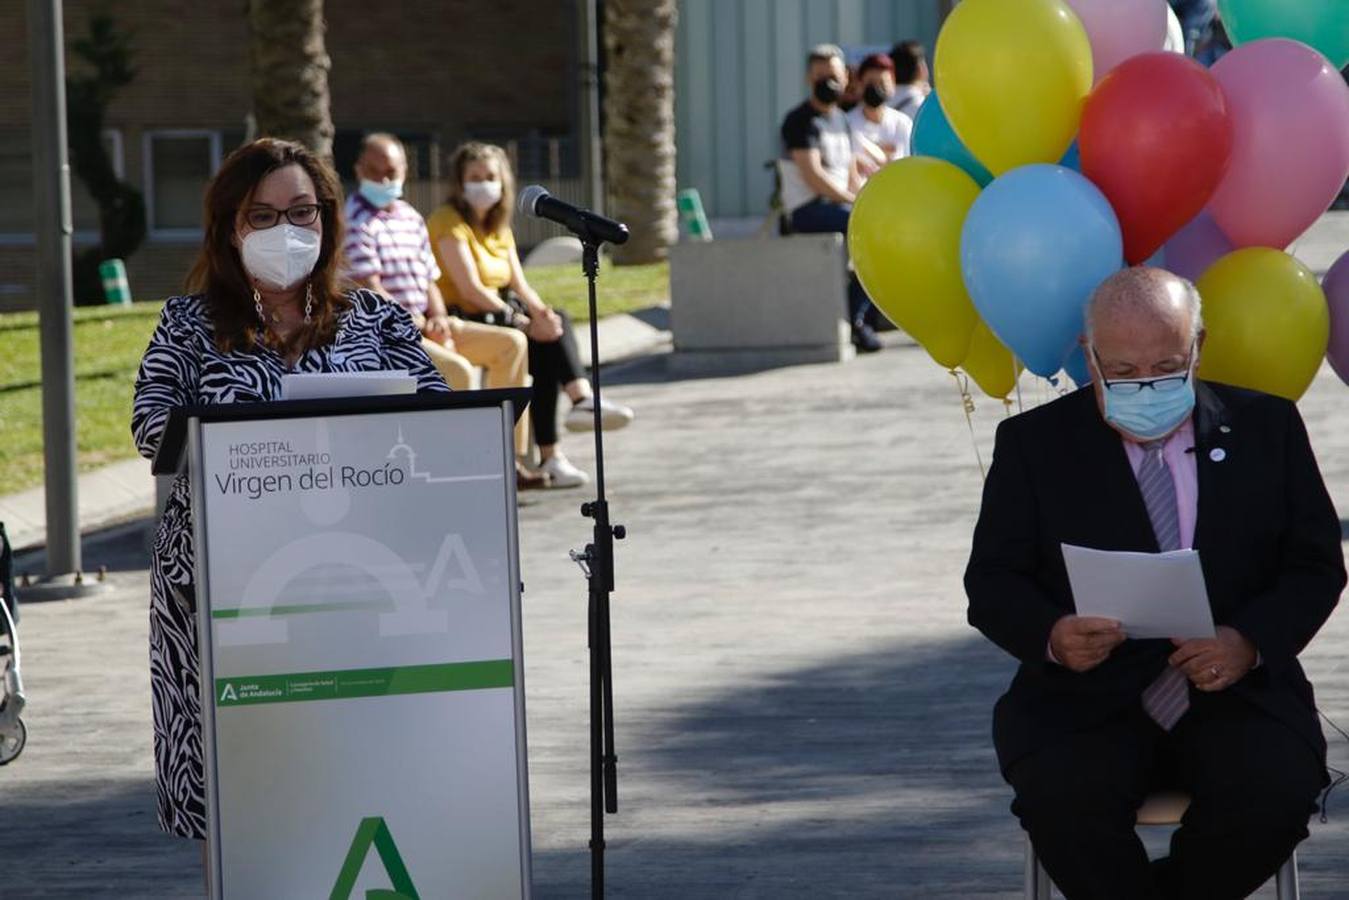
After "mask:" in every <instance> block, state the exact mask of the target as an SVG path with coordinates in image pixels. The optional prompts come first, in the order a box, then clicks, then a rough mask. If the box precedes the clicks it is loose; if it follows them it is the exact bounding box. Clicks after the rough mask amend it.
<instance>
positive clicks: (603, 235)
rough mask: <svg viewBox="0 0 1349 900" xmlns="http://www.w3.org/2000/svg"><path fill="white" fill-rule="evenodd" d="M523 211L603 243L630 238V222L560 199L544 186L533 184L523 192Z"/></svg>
mask: <svg viewBox="0 0 1349 900" xmlns="http://www.w3.org/2000/svg"><path fill="white" fill-rule="evenodd" d="M520 212H521V213H522V214H524V215H529V216H535V217H537V218H540V219H547V220H548V221H550V222H556V223H557V224H559V225H561V226H562V227H563V228H566V229H567V230H568V231H571V232H572V233H573V234H575V235H576V236H577V237H579V238H580V239H581V240H582V241H589V242H590V243H595V244H601V243H609V244H622V243H625V242H626V241H627V240H628V226H626V225H624V224H623V223H622V222H615V221H614V220H613V219H606V218H605V217H604V216H601V215H598V214H596V213H593V212H591V211H590V210H588V209H581V208H579V207H576V206H572V205H571V204H570V203H567V202H566V201H565V200H559V199H557V198H556V197H554V196H553V195H552V194H550V193H548V191H546V190H545V189H544V188H543V187H541V186H540V185H537V184H531V185H530V186H529V187H527V188H525V189H524V190H523V191H521V192H520Z"/></svg>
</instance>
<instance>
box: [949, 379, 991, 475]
mask: <svg viewBox="0 0 1349 900" xmlns="http://www.w3.org/2000/svg"><path fill="white" fill-rule="evenodd" d="M949 371H950V373H951V377H952V378H953V379H955V383H956V392H957V393H959V394H960V406H961V408H962V409H964V410H965V426H966V427H967V428H969V430H970V446H971V447H973V448H974V459H975V462H977V463H979V477H980V478H981V479H986V478H988V473H987V472H986V471H984V457H983V455H982V454H981V453H980V452H979V441H978V439H977V438H976V437H975V436H974V397H972V396H971V395H970V379H969V376H967V375H965V374H964V373H962V372H957V371H956V370H955V369H951V370H949Z"/></svg>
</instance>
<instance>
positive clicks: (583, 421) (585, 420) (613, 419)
mask: <svg viewBox="0 0 1349 900" xmlns="http://www.w3.org/2000/svg"><path fill="white" fill-rule="evenodd" d="M632 417H633V412H632V409H631V408H630V407H627V406H624V405H623V404H621V403H615V402H613V401H612V400H610V399H608V398H607V397H606V398H605V399H603V400H601V401H600V424H601V426H602V427H603V428H604V430H605V431H617V430H618V429H620V428H623V427H625V426H626V425H627V424H628V423H629V422H631V421H632ZM567 430H568V431H594V430H595V398H594V397H587V398H585V399H584V400H582V401H581V402H580V403H576V404H573V405H572V408H571V410H570V411H569V412H568V413H567Z"/></svg>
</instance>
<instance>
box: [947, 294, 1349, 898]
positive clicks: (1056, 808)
mask: <svg viewBox="0 0 1349 900" xmlns="http://www.w3.org/2000/svg"><path fill="white" fill-rule="evenodd" d="M1203 340H1204V332H1203V326H1202V321H1201V318H1200V302H1199V295H1198V293H1197V292H1196V291H1195V289H1194V287H1193V285H1191V284H1190V283H1189V282H1187V281H1184V280H1182V279H1180V278H1177V277H1176V276H1174V275H1172V274H1170V273H1168V272H1164V271H1162V270H1160V269H1149V268H1131V269H1125V270H1123V271H1121V272H1119V273H1117V274H1116V275H1114V276H1112V277H1111V278H1110V279H1108V280H1107V281H1106V282H1105V283H1103V284H1102V285H1101V286H1100V288H1098V289H1097V290H1096V292H1095V293H1094V294H1093V296H1092V298H1091V301H1090V304H1089V305H1088V308H1087V313H1086V334H1085V337H1084V338H1083V345H1084V349H1085V351H1086V355H1087V359H1088V361H1089V364H1090V367H1091V374H1092V385H1091V386H1090V387H1088V388H1084V389H1082V390H1079V391H1077V392H1075V393H1073V394H1070V395H1068V396H1066V397H1063V398H1061V399H1059V400H1056V401H1055V402H1053V403H1049V404H1046V405H1044V406H1041V407H1039V408H1037V409H1034V410H1031V411H1029V412H1027V413H1025V414H1023V415H1019V416H1016V417H1015V418H1012V419H1009V420H1007V421H1005V422H1004V423H1003V424H1002V425H1001V427H1000V428H999V429H998V434H997V442H996V447H995V449H994V459H993V467H992V469H991V471H990V472H989V475H988V481H987V483H986V485H985V488H984V497H983V507H982V510H981V512H980V515H979V521H978V524H977V525H976V527H975V531H974V541H973V549H972V552H971V555H970V562H969V567H968V569H967V570H966V573H965V587H966V591H967V593H968V595H969V620H970V623H971V624H972V625H974V626H975V627H976V628H978V629H979V630H980V631H981V632H983V633H984V634H985V635H986V636H987V637H988V638H989V639H990V640H992V641H993V642H994V643H996V644H997V645H998V646H999V647H1001V648H1003V649H1004V650H1006V651H1007V652H1008V653H1010V654H1012V655H1013V656H1015V657H1016V658H1017V659H1018V660H1020V662H1021V665H1020V668H1019V669H1018V671H1017V673H1016V677H1015V678H1014V679H1013V680H1012V684H1011V686H1010V688H1009V689H1008V691H1007V693H1006V694H1005V695H1003V697H1002V698H1001V699H1000V700H999V701H998V704H997V706H996V709H995V710H994V714H993V740H994V744H995V746H996V749H997V753H998V761H999V765H1000V767H1001V769H1002V773H1003V776H1004V777H1005V778H1006V779H1007V781H1008V782H1009V783H1010V784H1011V785H1012V787H1013V789H1014V791H1015V795H1016V796H1015V800H1014V801H1013V803H1012V810H1013V812H1014V813H1016V815H1017V816H1018V817H1019V818H1020V819H1021V823H1022V826H1023V827H1024V828H1025V829H1026V831H1027V832H1028V833H1029V835H1030V838H1031V841H1032V843H1033V844H1034V846H1035V848H1036V851H1037V852H1038V854H1039V856H1040V858H1041V860H1042V861H1043V863H1044V866H1045V868H1046V869H1047V870H1048V872H1049V874H1050V875H1051V876H1052V877H1053V879H1054V881H1055V883H1056V884H1057V885H1058V886H1059V888H1060V889H1061V890H1062V891H1063V892H1064V894H1065V895H1066V896H1067V897H1069V898H1102V897H1111V898H1113V897H1119V898H1130V900H1137V898H1147V897H1186V898H1201V897H1202V898H1206V900H1216V898H1228V897H1232V898H1235V897H1245V896H1246V895H1248V894H1249V893H1251V892H1252V891H1254V890H1255V889H1256V888H1257V887H1259V885H1260V884H1262V883H1263V882H1264V881H1265V880H1266V879H1268V878H1269V877H1270V876H1271V875H1273V873H1274V872H1275V871H1276V870H1277V869H1278V867H1279V865H1280V863H1282V862H1283V860H1284V859H1286V858H1287V857H1288V855H1289V853H1291V852H1292V850H1293V848H1294V847H1295V846H1296V845H1297V844H1298V842H1299V841H1301V840H1302V839H1304V838H1305V837H1306V836H1307V821H1308V818H1309V816H1310V814H1311V812H1312V811H1313V810H1314V809H1315V802H1316V797H1317V794H1318V793H1319V792H1320V790H1321V789H1322V788H1323V787H1324V785H1325V784H1326V783H1327V780H1326V768H1325V754H1326V745H1325V739H1324V738H1323V736H1322V734H1321V729H1320V724H1319V722H1318V720H1317V712H1316V705H1315V701H1314V699H1313V696H1312V688H1311V685H1310V684H1309V683H1308V682H1307V678H1306V676H1305V675H1304V674H1303V671H1302V667H1301V666H1300V665H1299V664H1298V660H1297V656H1298V653H1299V652H1300V651H1301V650H1302V648H1303V647H1305V646H1306V645H1307V643H1308V641H1310V640H1311V638H1312V637H1313V635H1315V634H1316V632H1317V630H1318V629H1319V628H1320V627H1321V625H1322V624H1323V623H1324V622H1325V620H1326V618H1327V617H1328V616H1329V615H1330V612H1331V610H1332V609H1333V608H1334V606H1335V604H1336V602H1337V601H1338V599H1339V595H1340V591H1341V590H1342V589H1343V587H1344V584H1345V571H1344V556H1343V551H1342V549H1341V546H1340V540H1341V538H1340V524H1339V519H1338V517H1337V515H1336V513H1335V509H1334V507H1333V506H1332V505H1331V501H1330V497H1329V495H1328V494H1327V492H1326V488H1325V484H1324V483H1323V481H1322V479H1321V475H1320V472H1319V470H1318V469H1317V465H1316V459H1315V458H1314V456H1313V455H1312V449H1311V446H1310V444H1309V442H1308V440H1307V433H1306V430H1305V428H1304V427H1303V424H1302V420H1301V417H1300V416H1299V415H1298V412H1297V408H1296V407H1295V406H1294V405H1293V404H1292V403H1289V402H1288V401H1287V400H1282V399H1279V398H1277V397H1271V396H1268V395H1265V394H1259V393H1255V392H1252V391H1247V390H1240V389H1237V388H1232V387H1227V386H1224V385H1219V384H1210V383H1207V382H1203V381H1199V380H1198V379H1196V378H1195V371H1196V369H1197V367H1198V361H1199V353H1200V350H1201V347H1202V345H1203ZM1062 543H1070V544H1076V545H1080V546H1084V547H1094V548H1097V549H1101V550H1132V551H1143V552H1158V551H1162V550H1171V549H1180V548H1190V547H1193V548H1194V549H1196V550H1198V551H1199V554H1200V557H1201V561H1202V566H1203V570H1204V578H1205V582H1206V584H1207V588H1208V594H1209V602H1210V604H1211V606H1212V612H1213V619H1214V622H1215V623H1216V625H1217V636H1216V637H1214V638H1210V639H1203V640H1189V641H1162V640H1134V639H1130V638H1129V637H1128V636H1127V634H1125V632H1124V630H1123V628H1122V627H1121V625H1120V623H1118V622H1114V621H1110V620H1106V619H1099V618H1091V617H1085V616H1078V615H1076V614H1075V608H1074V604H1073V596H1072V591H1071V589H1070V587H1069V582H1068V577H1067V573H1066V571H1065V568H1064V562H1063V555H1062V552H1061V546H1060V545H1061V544H1062ZM1149 599H1151V600H1154V601H1155V602H1158V603H1165V602H1166V598H1165V597H1156V598H1149ZM1160 787H1170V788H1175V789H1180V790H1184V791H1186V792H1188V793H1189V794H1190V795H1191V796H1192V797H1193V801H1192V804H1191V806H1190V808H1189V811H1188V812H1187V813H1186V815H1185V818H1184V821H1183V823H1182V825H1181V827H1180V828H1179V829H1178V830H1177V831H1176V832H1175V835H1174V837H1173V838H1172V841H1171V849H1170V855H1169V856H1167V857H1165V858H1163V859H1160V860H1156V861H1153V862H1149V860H1148V858H1147V855H1146V854H1145V852H1144V848H1143V846H1142V844H1141V843H1140V841H1139V839H1138V837H1137V834H1136V832H1135V830H1134V817H1135V811H1136V810H1137V808H1138V807H1139V805H1140V804H1141V803H1142V801H1143V799H1144V797H1145V795H1146V794H1147V793H1149V792H1150V791H1152V790H1156V789H1158V788H1160Z"/></svg>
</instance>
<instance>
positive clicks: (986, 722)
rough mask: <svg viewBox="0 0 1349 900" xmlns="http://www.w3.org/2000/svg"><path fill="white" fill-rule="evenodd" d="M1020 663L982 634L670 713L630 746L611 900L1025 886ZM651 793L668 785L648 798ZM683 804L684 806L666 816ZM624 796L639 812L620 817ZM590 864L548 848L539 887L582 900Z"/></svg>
mask: <svg viewBox="0 0 1349 900" xmlns="http://www.w3.org/2000/svg"><path fill="white" fill-rule="evenodd" d="M1011 671H1012V663H1011V661H1010V660H1008V659H1007V658H1006V657H1005V656H1003V655H1002V654H1001V652H1000V651H998V650H997V649H996V648H993V647H992V646H991V645H989V644H988V643H987V642H985V641H984V640H983V639H982V638H980V637H978V636H971V637H969V638H967V639H960V640H956V641H949V642H942V643H917V642H907V643H903V644H899V645H896V646H894V647H892V648H887V649H884V650H879V651H877V650H871V651H864V652H858V653H857V654H851V655H847V656H842V657H839V658H837V659H832V660H828V661H825V662H822V663H820V664H818V665H812V666H808V667H805V668H800V669H794V670H789V671H783V672H780V673H774V674H768V675H761V676H756V677H753V678H750V679H748V680H742V681H741V682H740V683H739V684H737V685H736V686H735V687H734V688H733V689H732V690H729V691H726V692H725V693H718V694H716V695H713V696H709V697H704V698H698V699H695V700H692V701H690V702H686V703H682V704H679V705H677V706H675V707H674V708H673V709H671V710H670V711H669V712H668V713H665V714H663V715H661V718H662V720H663V721H661V722H660V723H659V724H658V725H657V726H655V727H654V728H652V729H651V730H650V731H648V732H646V734H647V735H649V736H648V737H647V738H646V740H645V741H644V742H643V743H644V745H642V746H621V745H620V746H619V748H618V750H619V754H620V757H621V759H622V760H623V763H622V765H625V766H626V771H623V770H622V769H620V779H622V780H621V781H620V785H619V791H620V798H622V796H623V794H624V792H625V790H626V793H627V799H626V801H625V800H623V799H620V804H621V806H620V815H619V816H618V817H617V818H613V817H611V818H610V820H609V822H608V827H609V829H610V831H611V837H612V843H611V846H610V853H609V867H608V868H609V873H610V874H609V878H610V884H611V885H612V886H613V891H612V893H613V894H614V895H615V896H630V897H643V898H646V897H671V898H673V897H760V896H762V897H900V896H935V895H938V894H941V895H945V896H953V897H954V896H959V897H973V896H979V895H981V894H991V893H998V892H1002V893H1003V894H1004V895H1005V894H1006V893H1009V892H1012V891H1014V890H1015V889H1016V888H1017V887H1018V886H1019V884H1020V877H1021V869H1020V866H1021V859H1022V856H1021V854H1022V852H1023V850H1022V843H1021V837H1020V831H1019V828H1018V826H1017V824H1016V822H1015V821H1014V819H1013V818H1012V816H1011V814H1010V813H1009V812H1008V804H1009V802H1010V799H1011V796H1010V789H1009V788H1007V787H1006V786H1005V785H1004V783H1003V781H1002V778H1001V776H1000V775H999V774H998V770H997V763H996V760H995V758H994V754H993V748H992V741H991V736H990V727H991V726H990V722H991V714H992V707H993V703H994V701H995V700H996V698H997V697H998V696H999V695H1000V694H1001V692H1002V691H1003V689H1004V687H1005V686H1006V684H1007V682H1008V680H1009V678H1010V674H1011ZM624 782H626V784H625V783H624ZM649 785H666V787H664V788H662V789H661V793H662V796H661V797H650V796H648V794H649V788H648V786H649ZM671 797H676V798H678V799H677V800H676V801H675V806H677V807H678V809H671V810H668V817H663V816H662V810H661V809H660V808H659V806H660V805H663V804H668V803H669V802H670V798H671ZM624 803H626V811H628V813H629V816H632V817H639V818H640V819H641V820H642V821H640V822H631V821H629V822H625V821H624V818H625V817H624V816H623V815H622V813H623V812H624V811H625V810H624V809H623V808H622V804H624ZM648 804H651V805H653V806H655V808H650V807H649V806H648ZM634 810H635V812H634ZM662 818H665V821H661V819H662ZM643 832H654V833H647V834H645V835H644V834H643ZM584 865H585V859H584V853H580V854H575V853H573V854H560V853H540V854H536V857H535V873H536V879H537V881H538V887H539V894H540V896H548V897H554V896H556V897H562V896H576V895H577V894H578V892H580V891H581V890H583V889H584V887H585V885H586V884H587V883H588V882H587V881H586V880H585V879H586V870H585V868H584Z"/></svg>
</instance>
